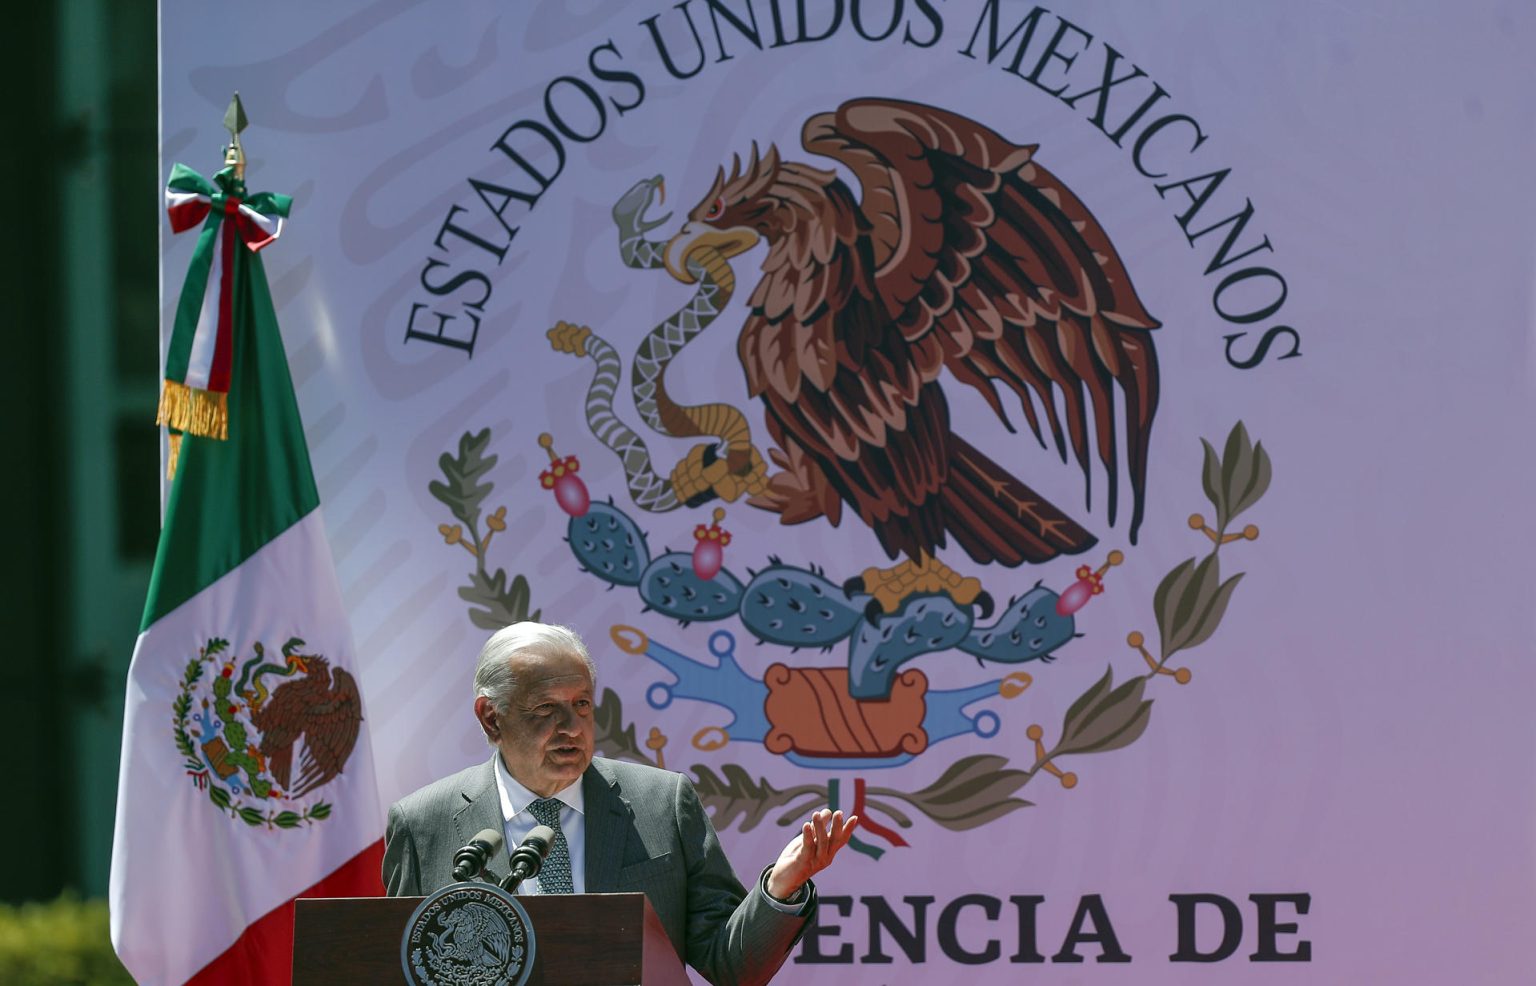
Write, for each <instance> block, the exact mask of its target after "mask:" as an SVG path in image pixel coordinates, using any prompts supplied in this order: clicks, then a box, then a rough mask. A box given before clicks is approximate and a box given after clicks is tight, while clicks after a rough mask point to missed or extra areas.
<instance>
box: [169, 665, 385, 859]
mask: <svg viewBox="0 0 1536 986" xmlns="http://www.w3.org/2000/svg"><path fill="white" fill-rule="evenodd" d="M303 647H304V641H303V640H301V639H300V638H298V637H292V638H290V639H289V640H288V641H286V642H285V643H284V644H283V645H282V647H281V649H280V651H281V654H282V660H281V662H278V661H272V660H269V659H268V657H267V652H266V648H265V647H264V646H263V645H262V643H261V642H260V641H257V642H255V643H254V644H252V645H251V650H252V652H253V656H252V657H250V658H248V659H245V660H244V661H241V660H239V659H237V658H236V657H234V656H233V655H231V654H229V642H228V641H227V640H224V639H222V638H217V637H215V638H212V639H210V640H209V641H208V642H207V643H206V644H205V645H204V646H202V647H201V648H199V649H198V655H197V656H196V657H194V658H192V659H191V660H189V661H188V662H187V666H186V669H185V671H184V672H183V675H182V681H181V688H180V691H179V693H178V694H177V696H176V699H175V701H174V702H173V705H172V712H173V718H172V727H173V733H174V736H175V740H176V748H177V750H178V751H179V752H180V753H181V755H182V757H183V758H184V760H185V762H184V764H183V766H184V767H185V769H186V773H187V775H188V776H189V777H191V778H192V781H193V783H194V784H195V785H196V786H197V788H198V790H200V791H204V792H206V793H207V795H208V798H209V800H210V801H211V802H213V804H214V805H215V806H216V807H218V808H220V809H221V810H223V811H225V812H228V813H229V814H230V815H232V816H233V817H235V818H239V819H241V820H242V821H244V822H245V823H246V824H248V825H252V826H256V825H265V826H268V827H275V828H296V827H298V826H299V825H300V824H302V823H304V822H310V821H317V820H320V819H324V818H327V817H329V815H330V811H331V806H330V804H329V803H327V802H325V801H314V802H306V801H305V799H306V798H307V797H308V796H309V795H310V794H312V793H313V792H315V791H317V790H318V789H319V788H321V787H323V786H324V785H326V784H327V783H329V782H330V781H331V780H333V779H335V778H336V777H337V776H338V775H339V774H341V772H342V770H343V768H344V767H345V766H346V763H347V759H348V758H349V757H350V756H351V755H352V749H353V747H355V746H356V745H357V737H358V734H359V732H360V731H361V729H362V722H363V714H362V700H361V697H360V696H359V694H358V689H357V681H356V679H354V678H353V677H352V675H351V673H350V672H348V671H347V670H346V669H345V668H341V667H333V666H332V664H331V662H330V661H329V660H327V659H326V658H325V657H323V656H321V655H319V654H305V653H303V652H302V651H301V648H303Z"/></svg>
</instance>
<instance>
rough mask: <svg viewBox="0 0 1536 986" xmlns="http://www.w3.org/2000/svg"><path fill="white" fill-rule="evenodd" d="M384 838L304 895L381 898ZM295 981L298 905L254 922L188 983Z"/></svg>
mask: <svg viewBox="0 0 1536 986" xmlns="http://www.w3.org/2000/svg"><path fill="white" fill-rule="evenodd" d="M383 866H384V840H383V839H380V840H379V841H378V842H375V843H374V844H373V845H371V846H369V847H368V848H367V849H364V850H363V851H362V852H360V853H358V854H357V855H356V856H353V857H352V858H351V859H349V860H348V861H347V862H345V863H343V864H342V865H341V866H340V867H339V868H338V869H336V870H335V871H334V872H332V873H331V875H330V876H327V877H326V878H325V879H323V880H321V881H320V882H319V883H317V884H315V885H314V886H313V887H310V888H309V889H308V890H306V891H304V892H303V893H300V894H295V895H294V900H297V899H298V898H299V897H382V896H384V880H383V878H382V876H381V875H380V874H381V872H382V871H383ZM292 981H293V901H292V900H290V901H288V902H287V903H285V904H282V905H280V906H278V907H276V908H274V909H273V910H272V911H270V912H269V913H267V914H266V915H264V916H262V917H260V918H258V919H257V920H256V921H254V922H252V923H251V924H250V925H249V926H248V927H247V928H246V929H245V932H244V933H243V934H242V935H241V936H240V937H239V938H237V939H235V943H234V944H233V945H231V946H229V948H227V949H225V950H224V952H223V954H221V955H220V956H219V957H218V958H216V959H214V960H213V961H212V962H210V963H208V964H207V965H205V966H203V968H202V969H201V970H199V971H198V973H197V975H195V976H193V977H192V978H191V979H188V980H187V986H276V984H280V983H289V982H292Z"/></svg>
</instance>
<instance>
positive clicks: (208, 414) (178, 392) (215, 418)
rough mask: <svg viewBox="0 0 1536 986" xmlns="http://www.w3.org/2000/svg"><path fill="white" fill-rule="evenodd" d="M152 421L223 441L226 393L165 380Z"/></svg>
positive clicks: (226, 429)
mask: <svg viewBox="0 0 1536 986" xmlns="http://www.w3.org/2000/svg"><path fill="white" fill-rule="evenodd" d="M155 424H157V425H165V426H166V427H168V428H173V429H175V430H176V431H184V432H187V433H188V434H191V435H199V436H201V437H203V438H217V439H219V440H220V441H223V440H224V439H226V438H228V437H229V395H228V394H220V393H217V392H215V391H211V390H198V389H195V388H192V387H188V386H187V385H186V384H184V383H181V382H180V381H177V380H167V381H166V382H165V388H164V389H163V390H161V391H160V411H159V413H158V414H156V415H155Z"/></svg>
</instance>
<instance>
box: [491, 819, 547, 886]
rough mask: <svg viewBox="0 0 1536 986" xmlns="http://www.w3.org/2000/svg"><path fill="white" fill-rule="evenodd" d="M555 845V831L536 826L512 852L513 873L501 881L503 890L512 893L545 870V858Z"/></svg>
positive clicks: (543, 826)
mask: <svg viewBox="0 0 1536 986" xmlns="http://www.w3.org/2000/svg"><path fill="white" fill-rule="evenodd" d="M554 844H555V830H554V829H552V828H550V827H549V826H548V825H535V826H534V827H533V831H532V832H529V833H528V838H526V839H524V840H523V842H522V845H520V846H518V847H517V848H516V849H514V850H512V871H511V872H510V873H508V874H507V876H506V879H504V880H502V881H501V889H503V890H505V891H507V892H509V893H510V892H512V891H513V890H516V889H517V885H518V884H519V883H522V882H523V881H524V880H531V879H532V878H534V877H536V876H538V875H539V870H541V869H543V868H544V857H545V856H548V855H549V847H550V846H552V845H554Z"/></svg>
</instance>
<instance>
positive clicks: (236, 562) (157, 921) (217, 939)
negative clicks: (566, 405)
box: [111, 165, 384, 984]
mask: <svg viewBox="0 0 1536 986" xmlns="http://www.w3.org/2000/svg"><path fill="white" fill-rule="evenodd" d="M172 179H173V180H172V185H171V187H170V188H168V189H167V201H168V205H169V207H170V210H171V216H172V224H173V227H175V228H176V229H177V230H178V231H180V230H181V229H186V228H190V227H191V226H193V225H196V224H197V223H202V233H201V235H200V238H199V242H198V249H197V254H196V257H195V258H194V261H193V270H192V273H191V274H190V275H189V276H188V278H187V282H186V285H185V287H184V289H183V295H182V299H181V305H180V306H179V314H178V326H177V330H176V331H174V332H173V333H172V342H171V350H172V352H171V354H170V356H169V357H168V359H167V370H168V377H169V375H170V374H169V371H171V370H172V368H173V365H174V364H176V363H177V361H178V357H177V354H176V348H177V346H178V339H181V340H183V341H184V342H185V344H186V345H187V346H189V347H193V346H197V345H202V347H203V349H204V350H205V352H204V353H203V354H201V355H199V353H198V352H197V351H196V350H193V351H192V357H191V359H190V360H188V359H187V358H186V357H185V356H183V357H181V359H180V365H181V367H182V369H183V370H185V368H186V367H187V366H188V365H191V366H193V367H196V366H197V365H198V363H199V361H200V360H201V361H202V362H203V363H205V364H207V365H212V366H215V367H223V368H224V369H225V371H226V372H227V376H225V377H223V378H220V377H219V375H218V373H215V374H214V377H213V382H214V384H215V385H216V387H217V388H218V404H219V405H220V408H219V409H220V411H221V413H220V415H219V417H220V418H221V422H220V424H221V429H220V430H223V431H225V433H226V435H227V437H225V438H224V439H222V440H221V439H219V438H218V437H216V436H210V437H201V436H203V435H205V434H206V432H205V431H204V430H202V429H195V428H189V429H186V431H187V433H186V435H185V436H184V437H183V440H182V442H181V448H180V452H179V457H178V461H177V463H176V468H175V476H174V479H173V480H172V482H171V487H170V491H169V496H168V499H167V503H166V510H165V518H164V526H163V528H162V530H161V533H160V544H159V549H158V551H157V553H156V556H155V567H154V575H153V578H152V580H151V582H150V588H149V598H148V600H147V601H146V603H145V606H144V619H143V622H142V624H141V628H140V633H139V639H138V644H137V646H136V647H135V649H134V653H133V664H132V666H131V667H130V669H129V671H128V697H127V713H126V717H125V723H124V728H123V747H122V771H121V776H120V779H119V785H118V800H117V825H116V833H115V839H114V842H113V848H112V875H111V912H112V942H113V945H114V946H115V947H116V949H117V953H118V955H119V956H120V957H121V958H122V960H123V964H124V965H126V966H127V967H128V970H129V971H130V972H131V973H132V974H133V976H134V978H135V979H137V980H138V981H139V982H140V983H184V982H194V983H235V984H241V983H251V984H257V983H260V984H268V983H276V982H286V981H287V977H288V975H289V971H290V968H291V964H292V953H293V940H292V937H293V907H292V901H293V900H294V898H296V897H300V896H326V897H334V896H343V897H345V896H371V895H378V894H382V893H383V887H382V884H381V882H380V877H379V866H380V860H381V857H382V852H383V849H382V842H381V841H380V837H381V835H382V833H383V821H384V818H383V812H382V811H381V809H380V807H379V803H378V792H377V789H376V787H375V782H374V772H373V760H372V754H371V746H370V744H369V741H368V732H367V729H368V723H367V719H366V716H365V714H364V709H363V701H362V695H361V693H360V691H359V687H358V680H357V679H358V665H357V661H356V656H355V655H354V653H353V650H352V637H351V631H350V629H349V627H348V624H347V617H346V610H345V608H344V607H343V605H342V600H341V594H340V592H339V590H338V587H337V584H336V575H335V569H334V567H333V565H332V561H331V554H330V548H329V545H328V544H327V542H326V534H325V524H324V522H323V520H322V518H321V513H320V499H319V494H318V492H317V490H316V487H315V479H314V474H313V472H312V471H311V469H310V463H309V451H308V449H307V448H306V447H305V443H304V430H303V427H302V425H301V423H300V420H299V409H298V404H297V402H296V401H295V399H294V392H293V383H292V381H291V379H290V377H289V374H288V364H287V359H286V357H285V355H284V351H283V343H282V338H281V336H280V335H279V332H278V326H277V317H276V314H275V312H274V310H273V306H272V299H271V296H270V294H269V293H268V290H267V282H266V275H265V274H264V273H263V271H262V264H261V260H260V258H259V257H258V256H257V254H256V250H258V249H260V248H261V247H263V246H266V245H267V244H269V243H271V242H272V240H273V239H275V232H276V231H277V230H278V229H280V222H278V221H275V220H280V219H281V216H282V215H285V214H286V213H287V209H288V204H289V203H288V200H287V199H286V198H285V197H282V196H271V195H265V196H247V195H246V193H245V188H244V184H243V182H242V181H241V180H240V178H239V176H238V173H237V172H236V171H235V169H233V168H229V169H225V171H222V172H220V173H219V174H218V175H216V176H215V179H214V181H212V182H209V181H207V180H206V179H203V178H201V176H198V175H196V174H195V173H194V172H192V171H190V169H186V168H183V167H181V166H179V165H178V166H177V170H176V171H175V172H174V173H173V176H172ZM183 317H185V318H188V319H191V320H192V324H191V325H185V324H181V323H182V319H183ZM210 331H211V332H212V336H211V337H210V336H209V335H208V334H207V333H208V332H210ZM200 333H202V336H201V338H202V339H203V340H205V341H204V342H202V343H198V342H196V340H197V339H198V338H199V334H200ZM176 383H178V384H179V385H180V386H181V389H180V391H179V392H180V393H181V394H182V396H183V397H185V395H186V394H187V392H188V390H189V389H190V390H200V389H205V388H206V387H207V386H208V383H209V377H208V375H207V374H206V373H204V374H203V376H202V377H201V378H198V379H189V380H184V381H176ZM168 389H171V388H168Z"/></svg>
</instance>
